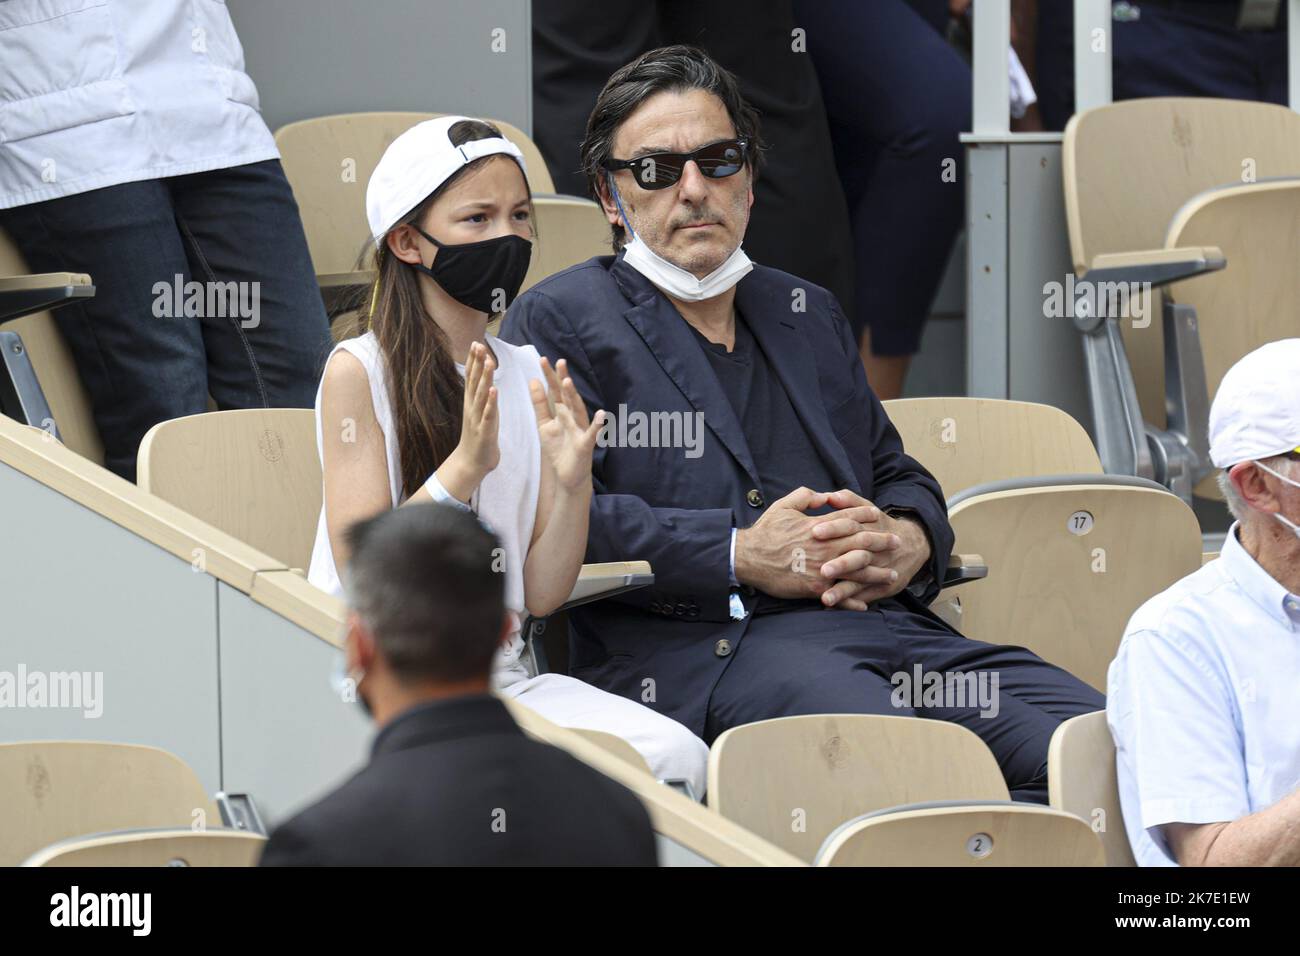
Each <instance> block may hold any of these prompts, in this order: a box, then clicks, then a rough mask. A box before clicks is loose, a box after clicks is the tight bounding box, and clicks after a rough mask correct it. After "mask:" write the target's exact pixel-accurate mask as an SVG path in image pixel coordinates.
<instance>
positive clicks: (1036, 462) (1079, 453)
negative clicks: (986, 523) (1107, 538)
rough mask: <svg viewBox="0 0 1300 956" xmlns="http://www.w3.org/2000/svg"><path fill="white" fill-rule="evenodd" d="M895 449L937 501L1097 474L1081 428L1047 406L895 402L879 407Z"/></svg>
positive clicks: (940, 400)
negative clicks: (1013, 481)
mask: <svg viewBox="0 0 1300 956" xmlns="http://www.w3.org/2000/svg"><path fill="white" fill-rule="evenodd" d="M883 404H884V406H885V411H886V413H887V414H888V415H889V419H890V421H892V422H893V423H894V427H895V428H896V429H898V434H899V436H900V437H901V438H902V439H903V448H904V449H905V450H906V451H907V453H908V454H909V455H911V456H912V457H913V458H915V459H916V460H917V461H919V462H920V463H921V464H922V465H924V466H925V468H926V470H928V471H929V472H930V474H932V475H934V477H935V478H936V479H938V481H939V487H941V488H942V489H943V493H944V495H945V496H949V497H950V496H952V495H955V494H957V492H959V491H964V490H965V489H967V488H970V487H971V486H973V485H978V484H983V483H984V482H988V481H1001V480H1003V479H1008V478H1033V477H1037V476H1040V475H1063V474H1094V473H1095V474H1101V459H1100V458H1098V457H1097V450H1096V449H1095V448H1094V447H1093V445H1092V439H1091V438H1089V437H1088V433H1087V432H1086V431H1085V430H1084V428H1083V426H1082V425H1080V424H1079V423H1078V422H1077V421H1075V420H1074V419H1073V418H1072V417H1070V415H1069V413H1067V412H1064V411H1062V410H1061V409H1059V408H1056V407H1055V406H1052V405H1040V404H1038V403H1036V402H1014V401H1005V400H1002V399H996V398H900V399H894V400H893V401H888V402H885V403H883Z"/></svg>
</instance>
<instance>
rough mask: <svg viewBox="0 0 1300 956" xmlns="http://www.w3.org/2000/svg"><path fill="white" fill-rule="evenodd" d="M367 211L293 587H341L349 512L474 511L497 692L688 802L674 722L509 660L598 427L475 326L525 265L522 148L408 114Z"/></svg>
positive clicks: (564, 537)
mask: <svg viewBox="0 0 1300 956" xmlns="http://www.w3.org/2000/svg"><path fill="white" fill-rule="evenodd" d="M366 213H367V217H368V219H369V223H370V230H371V235H372V238H373V240H374V252H373V262H372V263H371V265H372V266H373V268H374V271H375V276H376V279H375V283H374V289H373V292H372V295H371V300H370V301H371V304H370V307H369V309H368V310H366V311H365V312H363V314H362V316H361V319H360V328H361V334H360V335H358V336H357V337H355V338H352V339H347V340H344V341H343V342H341V343H339V345H338V347H337V348H336V349H335V350H334V352H333V353H332V354H331V356H330V358H329V361H328V362H327V363H326V366H325V373H324V376H323V377H322V379H321V386H320V392H319V393H318V396H317V400H316V428H317V441H318V443H319V447H320V452H321V465H322V470H323V481H324V498H323V504H322V508H321V515H320V521H319V524H318V526H317V531H316V545H315V549H314V550H313V552H312V560H311V567H310V569H309V571H308V574H307V578H308V580H309V581H311V582H312V583H313V584H315V585H316V586H317V587H320V588H321V589H322V590H325V591H329V592H331V593H333V594H336V595H339V596H343V595H344V591H345V584H346V582H347V580H348V573H347V564H348V557H349V553H348V531H349V529H350V528H351V527H352V526H353V525H354V524H355V523H356V522H358V521H362V520H365V519H368V518H372V517H374V516H375V515H376V514H379V513H381V512H383V511H386V510H388V509H391V508H398V507H401V506H402V505H406V504H412V503H419V502H428V501H436V502H442V503H444V504H447V505H449V506H451V507H457V508H462V509H465V510H472V511H473V512H474V513H476V514H477V515H478V516H479V519H480V520H481V521H483V523H484V524H486V525H487V526H488V527H489V528H491V530H492V531H493V532H494V533H495V534H496V535H497V537H498V538H499V539H500V541H501V545H502V547H501V550H502V552H503V554H502V555H501V556H500V562H499V565H500V566H499V567H498V568H496V570H499V571H501V572H502V573H503V574H504V575H505V578H506V580H505V585H506V586H505V599H506V600H505V603H506V607H507V609H508V610H509V611H510V612H511V619H512V626H511V628H510V630H509V632H508V633H507V635H506V638H505V641H504V643H503V645H502V647H501V649H500V652H499V653H498V656H497V660H496V662H495V666H494V668H493V686H494V689H495V690H496V691H497V693H499V694H501V695H502V696H504V697H509V698H512V699H514V700H518V701H520V702H522V703H524V704H527V705H528V706H529V707H532V708H533V709H534V710H536V711H537V712H539V713H540V714H541V715H542V716H543V717H546V718H547V719H549V720H551V721H553V722H555V723H557V724H560V725H561V726H565V727H581V728H589V729H593V730H602V731H606V732H608V733H612V734H615V735H616V736H619V737H622V738H623V739H624V740H626V741H627V742H628V743H630V744H631V745H632V746H633V747H634V748H635V749H637V750H638V751H639V752H640V753H641V755H642V756H643V757H645V759H646V762H647V763H648V764H649V765H650V769H651V770H652V771H653V772H654V773H655V775H656V776H657V777H659V778H660V779H664V780H686V781H688V782H689V783H690V784H691V786H692V788H693V789H694V792H695V793H696V794H697V795H700V794H703V792H704V785H705V770H706V763H707V759H708V748H707V747H705V745H704V742H703V741H702V740H700V739H699V738H698V737H696V736H695V735H694V734H692V733H691V732H690V731H689V730H688V729H687V728H686V727H685V726H683V725H682V724H680V723H678V722H677V721H675V720H673V719H671V718H669V717H665V716H663V715H661V714H659V713H657V712H656V711H654V710H652V709H650V708H649V707H645V706H643V705H642V704H639V703H637V702H635V701H631V700H627V699H625V698H623V697H619V696H616V695H614V694H610V693H607V692H605V691H602V690H600V689H598V688H596V687H593V686H592V685H590V684H586V683H584V682H582V681H580V680H577V679H575V678H572V677H568V676H566V675H563V674H536V675H533V674H529V672H528V670H527V668H526V667H525V665H524V663H523V661H522V660H521V655H522V651H523V648H524V645H523V641H522V639H521V636H520V630H521V623H522V620H521V619H522V618H523V617H524V616H525V615H527V614H528V613H530V612H531V613H532V614H535V615H539V616H545V615H548V614H550V613H551V612H552V611H554V610H555V609H556V608H558V607H559V606H560V605H561V604H563V603H564V601H565V600H567V598H568V596H569V593H570V592H571V591H572V589H573V585H574V582H575V581H576V580H577V576H578V571H579V569H580V568H581V566H582V559H583V555H584V554H585V552H586V547H587V523H588V515H589V511H590V507H591V495H592V476H591V456H592V450H593V448H594V447H595V444H596V439H597V436H598V434H599V432H600V429H601V426H602V424H603V421H604V416H603V412H597V413H596V415H595V416H594V417H593V419H592V420H589V419H588V415H587V409H586V406H585V405H584V404H583V402H582V399H581V398H580V397H579V396H578V393H577V390H576V389H575V387H574V385H573V381H572V380H571V379H570V378H569V377H568V369H567V366H566V362H565V360H563V359H560V360H559V361H558V362H557V363H556V366H555V368H554V369H552V367H551V366H550V364H549V363H548V362H547V361H546V360H545V359H542V358H540V357H539V356H538V354H537V350H536V349H535V348H534V347H533V346H531V345H511V344H510V343H508V342H503V341H501V340H500V339H498V338H497V337H496V336H493V335H489V334H488V333H487V324H488V318H489V316H490V315H491V314H492V313H496V312H504V311H505V309H506V307H507V306H509V304H510V303H511V301H513V300H514V298H515V296H516V295H517V293H518V292H519V287H520V285H521V284H522V283H523V279H524V275H525V274H526V273H527V271H528V263H529V260H530V258H531V253H532V236H533V223H532V195H531V193H530V192H529V189H528V181H527V178H526V170H525V169H524V161H523V154H522V153H521V152H520V150H519V148H518V147H517V146H515V144H514V143H511V142H510V141H509V140H507V139H505V138H504V137H503V136H502V135H501V131H500V130H498V129H497V128H496V127H495V126H492V125H491V124H489V123H485V122H483V121H481V120H475V119H471V118H469V117H464V116H442V117H438V118H437V119H432V120H427V121H425V122H423V123H419V124H417V125H416V126H414V127H412V128H411V129H409V130H407V131H406V132H404V133H403V134H402V135H401V136H399V137H397V139H395V140H394V141H393V143H392V144H391V145H390V146H389V147H388V149H387V150H386V151H385V153H384V155H383V157H382V158H381V159H380V161H379V164H378V165H377V166H376V167H375V171H374V173H373V174H372V175H371V177H370V182H369V183H368V184H367V186H366ZM396 599H397V597H396V596H394V600H396ZM362 679H363V678H362V677H360V676H356V675H354V676H353V680H352V685H351V687H352V688H355V690H356V691H357V692H358V693H360V691H361V688H362V684H361V681H362ZM344 686H347V685H344Z"/></svg>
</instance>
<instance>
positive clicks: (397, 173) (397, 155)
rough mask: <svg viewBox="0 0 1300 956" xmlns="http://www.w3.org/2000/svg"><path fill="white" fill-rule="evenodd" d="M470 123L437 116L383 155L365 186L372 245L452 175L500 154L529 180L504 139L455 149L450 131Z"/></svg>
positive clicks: (520, 158) (516, 152)
mask: <svg viewBox="0 0 1300 956" xmlns="http://www.w3.org/2000/svg"><path fill="white" fill-rule="evenodd" d="M472 119H473V117H471V116H439V117H438V118H437V119H431V120H425V121H424V122H423V123H419V124H417V125H415V126H412V127H411V128H410V129H408V130H407V131H406V132H405V133H403V134H402V135H401V136H399V137H397V139H395V140H393V142H392V143H391V144H390V145H389V147H388V149H386V150H384V155H383V156H382V157H381V158H380V160H379V165H378V166H376V167H375V171H374V172H373V173H371V175H370V182H369V183H368V184H367V186H366V219H367V220H368V221H369V223H370V235H371V237H372V238H374V240H375V241H376V242H378V241H379V240H380V239H382V238H383V237H384V234H385V233H387V232H388V230H389V229H392V228H393V226H395V225H397V224H398V223H399V222H401V220H402V217H403V216H405V215H406V214H407V213H409V212H410V211H411V210H412V209H414V208H415V207H416V206H418V205H419V204H420V203H421V202H423V201H424V199H425V197H427V196H428V195H429V194H430V193H432V192H433V191H434V190H435V189H437V188H438V187H439V186H441V185H442V184H443V183H445V182H446V181H447V180H448V179H450V178H451V177H452V174H453V173H455V172H456V171H457V170H458V169H460V168H461V167H462V166H465V165H468V164H469V163H472V162H473V161H474V160H476V159H480V158H482V157H484V156H491V155H492V154H494V153H504V154H505V155H506V156H513V157H514V159H515V162H517V163H518V164H519V168H520V169H521V170H523V172H524V176H525V177H526V176H527V175H528V169H527V167H526V166H525V165H524V154H523V153H521V152H520V151H519V147H518V146H516V145H515V144H514V143H512V142H510V140H508V139H506V138H505V137H501V136H492V137H489V138H488V139H475V140H471V141H470V142H468V143H466V144H465V145H463V146H453V145H452V144H451V138H450V136H449V132H450V130H451V128H452V126H454V125H455V124H456V123H459V122H460V121H461V120H472ZM480 122H483V121H480Z"/></svg>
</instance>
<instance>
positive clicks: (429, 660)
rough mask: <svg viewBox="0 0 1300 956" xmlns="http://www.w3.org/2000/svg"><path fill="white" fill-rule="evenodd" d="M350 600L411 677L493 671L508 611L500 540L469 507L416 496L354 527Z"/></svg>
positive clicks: (397, 670) (448, 677)
mask: <svg viewBox="0 0 1300 956" xmlns="http://www.w3.org/2000/svg"><path fill="white" fill-rule="evenodd" d="M347 539H348V545H349V547H350V548H351V553H352V557H351V559H350V561H349V562H348V568H347V572H346V580H347V594H348V602H349V604H350V605H351V606H352V608H353V609H354V610H355V611H356V612H357V614H359V615H360V616H361V619H362V620H363V621H365V623H366V624H367V626H368V627H369V628H370V629H371V630H372V631H373V632H374V635H375V642H376V645H377V646H378V649H379V653H381V654H382V655H383V656H384V660H386V661H387V662H388V665H389V666H390V667H391V668H392V670H393V673H394V674H395V675H396V677H397V678H398V679H399V680H402V681H418V680H436V681H443V682H448V683H450V682H454V681H463V680H471V679H474V678H479V677H483V678H486V677H487V676H488V675H489V674H490V673H491V670H492V658H493V655H494V654H495V653H496V650H497V644H498V641H499V639H500V637H501V625H502V621H503V620H504V617H505V613H506V612H505V574H503V573H502V571H501V567H502V565H501V559H502V551H501V550H500V548H501V544H500V542H499V541H498V540H497V538H496V536H495V535H493V534H492V533H491V532H490V531H488V530H487V529H486V528H484V527H483V525H482V524H480V523H479V521H478V519H477V518H476V517H474V515H472V514H470V513H469V512H466V511H462V510H460V509H459V508H454V507H452V506H451V505H443V504H432V503H430V504H413V505H406V506H405V507H402V508H394V509H393V510H391V511H385V512H383V513H381V514H379V515H377V516H376V517H374V518H369V519H367V520H365V521H359V522H357V523H356V524H354V525H353V526H352V527H350V528H349V529H348V531H347Z"/></svg>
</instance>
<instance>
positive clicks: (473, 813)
mask: <svg viewBox="0 0 1300 956" xmlns="http://www.w3.org/2000/svg"><path fill="white" fill-rule="evenodd" d="M349 541H350V544H351V552H352V558H351V562H350V564H349V568H348V571H349V578H350V581H349V597H350V599H351V602H352V610H351V611H350V613H349V615H348V636H347V665H348V673H349V679H350V680H352V681H354V682H355V684H354V686H355V690H356V694H357V697H358V699H359V700H360V701H361V702H362V704H363V705H364V706H365V707H366V709H367V711H368V712H369V713H370V714H371V715H372V716H373V717H374V720H375V724H376V725H377V726H378V727H379V734H378V736H377V737H376V738H375V742H374V745H373V749H372V752H371V758H370V763H369V764H367V765H366V767H365V768H364V769H362V770H361V771H360V772H359V773H357V774H356V776H354V777H353V778H352V779H351V780H349V781H348V782H347V783H345V784H344V785H343V786H342V787H340V788H339V789H338V790H336V791H334V792H333V793H331V794H329V795H328V796H327V797H325V798H324V799H323V800H321V801H320V802H319V803H317V804H315V805H314V806H311V807H309V808H308V809H306V810H304V811H303V812H302V813H300V814H298V815H297V816H296V817H294V818H293V819H291V820H289V821H288V822H287V823H284V824H283V825H281V826H280V827H278V828H277V829H276V830H275V832H274V833H272V834H271V839H270V841H269V842H268V843H267V846H266V851H265V852H264V853H263V855H262V861H261V862H262V865H263V866H463V865H473V866H482V865H502V864H504V865H517V866H527V865H576V866H618V865H642V866H654V865H655V862H656V857H655V843H654V833H653V831H652V830H651V828H650V821H649V818H648V817H647V815H646V811H645V809H644V808H643V807H642V806H641V804H640V802H639V801H638V800H637V799H636V798H635V797H634V796H633V795H632V794H631V793H630V792H629V791H628V790H626V789H625V788H624V787H622V786H620V785H619V784H617V783H615V782H614V781H613V780H610V779H609V778H607V777H604V776H602V775H601V774H599V773H597V772H596V771H595V770H592V769H591V768H589V767H587V766H586V765H585V764H582V763H580V762H579V761H577V760H575V759H574V758H573V757H570V756H569V755H568V754H566V753H564V752H563V751H561V750H557V749H556V748H554V747H549V746H546V745H545V744H540V743H536V742H534V741H532V740H529V739H528V738H527V737H525V736H524V734H523V731H522V730H520V728H519V726H518V725H517V724H516V723H515V722H514V720H513V719H511V717H510V714H509V712H508V711H507V710H506V708H505V705H504V704H502V702H501V701H500V700H499V699H497V698H496V697H493V696H491V695H490V694H489V693H488V679H489V676H488V675H489V671H490V669H491V666H492V657H493V654H494V652H495V651H496V648H497V645H498V644H499V643H500V642H501V641H502V640H503V639H504V637H505V636H507V635H508V634H509V633H510V624H509V620H508V617H507V613H506V610H505V605H504V587H505V583H504V582H505V578H504V576H503V575H501V574H500V573H499V572H498V571H497V570H495V569H494V560H493V558H494V553H499V552H495V549H496V548H497V540H496V538H495V537H494V536H493V535H492V534H491V533H489V532H488V531H486V530H485V529H484V528H483V527H482V525H480V524H479V522H478V521H477V519H476V518H474V516H472V515H470V514H468V513H466V512H463V511H460V510H457V509H455V508H451V507H448V506H446V505H437V504H424V505H411V506H408V507H403V508H398V509H396V510H393V511H389V512H386V513H385V514H382V515H380V516H379V517H377V518H372V519H370V520H368V521H364V522H361V523H359V524H357V525H355V526H354V527H353V528H352V530H351V531H350V532H349Z"/></svg>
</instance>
